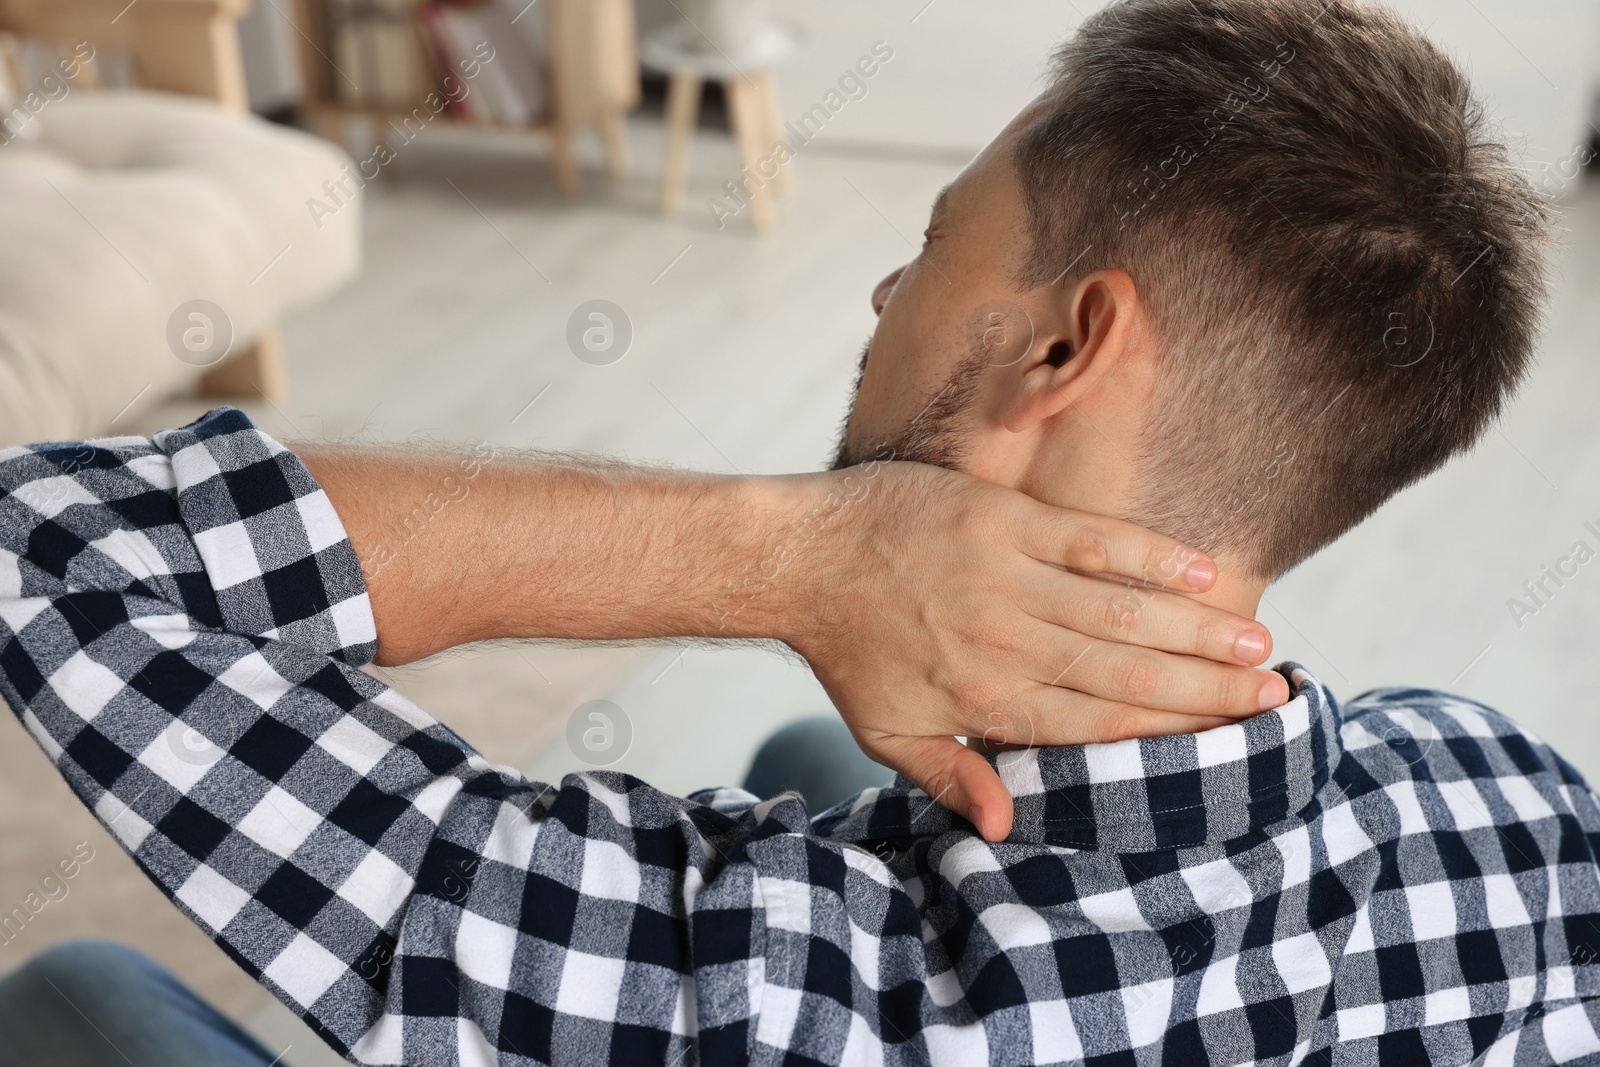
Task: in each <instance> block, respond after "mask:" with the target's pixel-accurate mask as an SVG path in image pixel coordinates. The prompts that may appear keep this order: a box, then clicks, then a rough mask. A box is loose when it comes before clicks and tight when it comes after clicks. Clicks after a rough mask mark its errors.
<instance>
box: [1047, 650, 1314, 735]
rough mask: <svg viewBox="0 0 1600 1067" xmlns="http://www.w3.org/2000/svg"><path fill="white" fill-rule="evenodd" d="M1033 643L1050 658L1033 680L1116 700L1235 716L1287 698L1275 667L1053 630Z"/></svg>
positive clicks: (1286, 686) (1159, 708) (1286, 687)
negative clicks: (1237, 663) (1217, 660)
mask: <svg viewBox="0 0 1600 1067" xmlns="http://www.w3.org/2000/svg"><path fill="white" fill-rule="evenodd" d="M1086 642H1087V643H1086ZM1036 647H1038V648H1040V649H1046V648H1048V649H1051V650H1052V656H1053V659H1052V660H1050V661H1049V662H1047V663H1043V664H1041V665H1042V666H1044V668H1045V669H1044V670H1042V671H1037V672H1036V673H1035V676H1034V680H1035V681H1038V682H1043V683H1045V684H1047V685H1053V686H1059V687H1062V688H1065V689H1072V690H1076V691H1077V692H1079V693H1084V694H1087V695H1089V696H1094V697H1100V698H1101V699H1103V700H1110V701H1115V702H1117V703H1122V704H1134V705H1137V706H1139V707H1143V708H1153V709H1155V710H1157V711H1176V712H1182V713H1185V714H1188V715H1212V716H1221V717H1224V718H1230V719H1237V718H1243V717H1245V716H1248V715H1254V714H1256V713H1257V712H1261V711H1267V710H1269V709H1271V708H1276V707H1279V706H1281V705H1282V704H1284V703H1285V702H1286V701H1288V699H1289V683H1288V682H1287V681H1285V680H1284V677H1283V675H1281V674H1279V673H1278V672H1276V671H1264V670H1256V669H1253V668H1250V667H1233V666H1228V665H1226V664H1222V663H1213V662H1212V661H1211V660H1207V659H1201V658H1199V657H1197V656H1179V655H1173V654H1172V653H1170V652H1158V651H1156V650H1154V649H1148V648H1140V647H1139V646H1137V645H1124V644H1119V643H1117V642H1114V641H1099V640H1096V639H1094V638H1081V637H1067V638H1062V637H1061V636H1060V633H1059V631H1055V632H1054V633H1041V634H1040V635H1039V637H1038V638H1037V639H1036ZM1057 664H1060V666H1059V667H1057Z"/></svg>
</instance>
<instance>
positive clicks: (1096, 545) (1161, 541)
mask: <svg viewBox="0 0 1600 1067" xmlns="http://www.w3.org/2000/svg"><path fill="white" fill-rule="evenodd" d="M1033 504H1034V506H1033V508H1031V509H1030V510H1031V512H1032V519H1031V521H1027V522H1024V523H1023V524H1022V530H1021V536H1020V538H1019V539H1018V542H1017V544H1018V546H1019V547H1020V548H1022V550H1023V551H1025V552H1027V553H1028V554H1029V555H1031V556H1033V557H1034V558H1035V559H1041V560H1044V561H1045V562H1046V563H1059V564H1063V565H1064V566H1068V567H1071V568H1072V569H1073V570H1079V571H1084V572H1087V573H1090V574H1115V575H1118V576H1120V577H1123V578H1131V579H1133V580H1134V581H1138V582H1148V583H1150V584H1151V585H1159V586H1162V587H1164V588H1168V589H1178V590H1181V591H1184V592H1191V593H1202V592H1205V591H1206V590H1207V589H1210V588H1211V586H1212V584H1213V583H1214V582H1215V581H1216V580H1217V565H1216V564H1215V563H1213V562H1212V561H1211V559H1210V557H1208V556H1207V555H1206V554H1205V553H1203V552H1197V551H1195V550H1194V549H1192V548H1190V547H1189V546H1187V545H1185V544H1183V543H1182V542H1181V541H1174V540H1173V539H1172V538H1170V537H1164V536H1162V535H1161V534H1158V533H1153V532H1151V531H1149V530H1146V529H1145V528H1144V527H1142V526H1135V525H1134V524H1133V523H1131V522H1123V521H1122V520H1121V519H1112V518H1107V517H1106V516H1104V515H1091V514H1089V513H1088V512H1083V511H1072V510H1070V509H1066V508H1056V507H1051V506H1050V505H1048V504H1039V503H1038V502H1037V501H1035V502H1033Z"/></svg>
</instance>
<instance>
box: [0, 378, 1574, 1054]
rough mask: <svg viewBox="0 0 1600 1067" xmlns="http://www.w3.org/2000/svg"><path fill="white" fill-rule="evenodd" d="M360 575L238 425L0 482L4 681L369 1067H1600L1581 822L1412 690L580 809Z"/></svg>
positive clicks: (75, 456)
mask: <svg viewBox="0 0 1600 1067" xmlns="http://www.w3.org/2000/svg"><path fill="white" fill-rule="evenodd" d="M375 636H376V635H375V629H374V623H373V619H372V614H371V611H370V608H369V605H368V601H367V595H366V590H365V586H364V584H363V580H362V575H361V571H360V568H359V566H358V563H357V560H356V556H355V553H354V552H353V550H352V549H351V547H350V544H349V542H348V540H347V539H346V537H345V534H344V530H343V528H342V526H341V524H340V522H339V519H338V517H337V515H336V514H335V513H334V510H333V508H332V506H331V505H330V503H329V501H328V499H327V497H326V496H325V495H324V494H323V493H322V491H321V490H320V489H319V488H318V486H317V485H316V483H315V482H314V481H313V479H312V478H311V476H310V474H309V473H308V472H307V471H306V469H305V468H304V466H303V465H302V464H301V463H300V462H299V461H298V460H297V459H296V458H295V457H294V456H293V454H291V453H289V452H288V451H286V450H285V449H283V448H282V447H281V446H280V445H278V444H277V443H276V442H274V441H272V440H271V439H270V438H268V437H266V436H265V435H264V434H262V433H260V432H259V431H257V430H256V429H255V428H254V427H253V426H252V425H251V424H250V423H249V422H248V420H247V419H246V418H245V417H244V416H242V415H241V414H239V413H238V412H235V411H229V410H226V409H222V410H219V411H217V412H213V413H211V414H210V415H208V416H207V417H206V418H204V419H202V420H201V421H199V422H197V423H195V424H194V425H192V426H190V427H187V428H184V429H181V430H175V431H170V432H167V433H163V434H159V435H157V436H156V437H155V438H154V439H153V440H146V439H134V438H123V439H116V440H107V441H100V442H96V443H90V444H81V445H39V446H32V447H28V448H19V449H11V450H8V451H5V452H0V690H3V692H4V694H5V697H6V699H7V701H8V702H9V703H10V704H11V706H12V708H13V709H14V710H15V711H16V713H17V714H18V715H19V716H20V717H21V718H22V721H23V722H24V723H25V724H26V726H27V729H28V730H29V731H30V732H31V734H32V735H33V736H34V738H35V739H36V740H37V741H38V743H39V744H40V745H41V746H42V747H43V748H44V749H45V751H46V752H47V753H48V754H49V756H50V758H51V759H52V760H54V761H55V763H56V765H57V766H58V767H59V768H60V770H61V773H62V774H63V775H64V776H65V777H66V779H67V780H68V782H70V783H71V785H72V787H73V788H74V789H75V790H76V791H77V793H78V794H79V796H81V797H82V799H83V801H84V802H85V803H86V804H88V805H90V806H91V807H92V808H93V810H94V811H95V813H96V814H97V815H98V816H99V817H100V819H101V820H102V821H103V822H104V823H105V825H106V826H107V828H108V829H109V830H110V831H111V833H112V834H113V835H115V837H116V838H117V840H118V841H119V842H121V844H122V845H123V846H124V847H126V848H127V849H128V850H129V851H130V852H131V853H132V854H133V856H134V857H135V859H136V860H137V861H138V863H139V864H140V866H141V867H142V868H143V869H144V871H145V872H146V873H147V874H148V875H149V876H150V877H151V878H152V879H153V880H154V881H155V882H156V883H157V884H158V885H160V887H161V888H162V889H163V890H164V891H165V892H166V893H167V894H168V895H169V896H170V897H171V898H172V900H173V901H174V902H175V903H177V905H178V906H179V907H180V908H182V909H183V910H184V911H185V913H187V914H188V915H189V916H190V917H191V918H192V919H193V920H194V921H195V922H196V923H198V924H200V926H201V928H202V929H204V930H205V931H206V932H207V933H208V934H209V935H210V936H211V937H212V938H213V939H215V941H216V942H217V943H218V944H219V945H220V946H222V948H223V949H224V950H225V951H226V952H227V953H228V954H229V955H230V956H231V957H232V958H233V959H234V960H235V961H237V962H238V964H239V965H240V966H241V967H243V968H245V970H247V971H248V972H249V973H250V974H251V975H252V976H254V977H255V978H256V979H257V980H258V981H260V982H261V983H262V984H264V985H265V986H267V987H268V988H269V989H270V990H271V991H272V992H273V993H275V994H276V995H277V996H278V997H280V998H281V999H282V1000H283V1001H284V1002H285V1003H286V1004H287V1005H289V1007H291V1008H292V1009H294V1010H295V1011H296V1012H298V1013H299V1014H300V1015H301V1016H303V1017H304V1018H305V1019H306V1020H307V1021H308V1022H309V1023H310V1024H311V1025H312V1026H313V1027H314V1028H315V1029H316V1030H317V1032H318V1033H319V1034H321V1035H322V1037H323V1038H324V1039H326V1040H327V1041H328V1043H329V1044H331V1045H332V1046H334V1047H335V1048H336V1049H338V1050H339V1051H341V1052H342V1053H344V1054H345V1055H347V1056H348V1057H349V1058H351V1059H353V1060H356V1061H358V1062H364V1063H381V1064H400V1063H404V1064H425V1065H436V1064H488V1063H504V1064H532V1063H561V1064H569V1063H570V1064H591V1063H611V1064H643V1063H668V1064H678V1063H687V1062H698V1063H701V1064H738V1063H756V1064H812V1063H829V1064H832V1063H862V1064H876V1063H896V1064H900V1063H927V1062H930V1061H931V1062H934V1063H946V1064H976V1063H984V1062H989V1063H997V1064H1022V1063H1028V1064H1040V1063H1078V1062H1087V1063H1093V1064H1157V1063H1163V1064H1165V1063H1201V1062H1210V1063H1252V1062H1253V1063H1273V1064H1282V1063H1330V1062H1332V1063H1340V1064H1346V1063H1349V1064H1364V1063H1375V1062H1383V1063H1400V1064H1417V1063H1424V1062H1428V1063H1434V1064H1463V1063H1467V1062H1469V1061H1476V1062H1482V1063H1485V1064H1491V1065H1495V1064H1513V1063H1516V1064H1522V1063H1549V1062H1579V1061H1583V1062H1595V1061H1596V1060H1600V1038H1597V1037H1596V1021H1597V1020H1596V998H1597V997H1600V961H1597V948H1600V929H1597V913H1600V879H1597V868H1596V859H1595V840H1596V839H1595V836H1594V835H1595V834H1596V832H1597V830H1600V811H1597V807H1596V800H1595V797H1594V795H1593V794H1592V793H1591V792H1590V790H1589V789H1588V787H1587V786H1586V785H1585V784H1584V783H1583V781H1582V779H1581V778H1580V777H1579V776H1578V775H1577V773H1576V772H1574V771H1573V769H1572V768H1571V767H1569V766H1568V765H1567V764H1565V763H1564V762H1562V761H1561V759H1560V758H1559V757H1557V756H1556V755H1555V754H1554V753H1553V752H1551V751H1550V750H1549V749H1548V748H1546V747H1545V746H1544V745H1542V744H1540V743H1539V742H1538V741H1537V740H1535V739H1534V738H1532V737H1531V736H1529V735H1528V734H1527V733H1526V732H1525V731H1523V730H1520V729H1519V728H1517V727H1516V726H1515V725H1513V724H1512V723H1511V722H1510V721H1508V720H1507V719H1505V718H1503V717H1502V716H1500V715H1498V714H1496V713H1495V712H1493V711H1491V710H1489V709H1487V708H1484V707H1482V706H1481V705H1477V704H1473V703H1471V702H1470V701H1466V700H1461V699H1458V698H1455V697H1450V696H1446V695H1443V694H1440V693H1435V692H1429V691H1424V690H1385V691H1381V692H1375V693H1371V694H1368V695H1366V696H1363V697H1361V698H1358V699H1357V700H1354V701H1352V702H1350V703H1349V704H1347V705H1345V706H1344V707H1343V708H1341V707H1339V705H1338V704H1336V703H1335V701H1334V700H1333V698H1332V697H1331V696H1330V695H1329V694H1328V693H1327V691H1326V690H1325V689H1323V688H1322V686H1320V685H1319V684H1318V683H1317V682H1316V681H1314V680H1313V679H1312V678H1311V677H1310V676H1309V675H1307V674H1306V672H1304V671H1303V670H1300V669H1298V668H1293V667H1288V668H1285V670H1286V671H1287V672H1288V673H1289V676H1290V678H1291V681H1292V687H1293V689H1294V691H1295V696H1294V698H1293V699H1292V700H1291V701H1290V702H1289V703H1288V704H1286V705H1284V706H1283V707H1281V708H1279V709H1277V710H1275V711H1271V712H1267V713H1264V714H1262V715H1259V716H1257V717H1255V718H1252V719H1249V720H1246V721H1244V722H1241V723H1239V724H1237V725H1233V726H1227V727H1223V728H1221V729H1217V730H1212V731H1209V732H1207V733H1203V734H1199V735H1195V736H1183V737H1164V738H1155V739H1148V740H1141V741H1128V742H1123V743H1121V744H1113V745H1092V746H1086V747H1075V748H1058V749H1042V750H1034V751H1018V752H1010V753H1005V754H1003V755H999V756H996V757H995V762H996V764H997V765H998V767H999V770H1000V772H1001V774H1002V776H1003V777H1004V779H1005V781H1006V783H1007V785H1008V786H1009V787H1010V789H1011V791H1012V792H1013V793H1014V794H1015V796H1016V800H1017V806H1016V828H1015V830H1014V832H1013V834H1012V835H1011V838H1010V839H1009V840H1008V841H1006V842H1004V843H1002V844H994V845H991V844H988V843H986V842H984V841H983V840H981V839H980V838H978V837H977V836H975V835H974V833H973V832H972V828H971V827H970V826H969V825H968V824H967V823H966V822H964V821H963V820H961V819H959V818H957V817H955V816H952V815H951V814H949V813H948V812H946V811H945V810H944V809H942V808H940V807H938V806H937V805H936V804H934V803H933V802H932V801H931V800H930V798H929V797H928V796H927V795H926V794H924V793H921V792H919V791H918V790H916V789H914V788H910V787H909V786H907V785H906V784H905V783H903V782H902V783H900V784H898V785H897V786H896V787H893V788H888V789H884V790H880V791H870V790H869V791H868V792H866V793H863V794H861V795H860V796H859V797H857V798H856V799H855V800H853V801H852V802H849V803H847V804H845V805H841V806H840V807H839V808H836V809H834V810H832V811H831V812H827V813H824V814H823V815H821V816H819V817H818V818H816V819H815V820H813V819H811V818H810V817H809V816H808V814H807V812H806V811H805V809H804V807H803V805H802V804H801V802H800V801H799V800H798V798H796V797H794V796H784V797H780V798H778V799H776V800H771V801H767V802H765V803H757V802H756V800H755V799H754V798H752V797H750V796H749V795H747V794H745V793H742V792H740V791H737V790H728V791H716V792H706V793H700V794H697V795H695V796H693V797H691V798H689V799H686V800H685V799H679V798H676V797H672V796H667V795H665V794H663V793H661V792H658V791H656V790H654V789H651V788H650V787H649V786H647V785H645V784H644V783H642V782H639V781H637V780H635V779H633V778H630V777H627V776H624V775H619V774H604V773H589V774H575V775H570V776H568V777H567V778H565V779H564V780H563V781H562V783H561V784H560V786H559V787H552V786H546V785H540V784H537V783H534V782H529V781H527V780H525V779H524V778H522V777H521V776H520V775H519V774H517V773H516V772H515V771H513V770H511V769H508V768H505V767H499V766H494V765H491V764H490V763H488V762H487V761H485V760H484V759H483V758H482V757H481V756H479V755H478V754H477V753H475V752H474V751H473V750H472V749H471V748H470V747H469V746H468V745H467V744H466V743H465V742H463V741H462V740H461V739H460V738H458V737H457V736H456V735H455V734H453V733H451V732H450V731H449V730H448V729H447V728H445V727H444V726H443V725H441V724H440V723H438V722H437V721H435V720H434V719H432V718H430V717H429V716H428V715H426V714H425V713H423V712H422V711H421V710H419V709H418V708H416V707H415V706H414V705H412V704H410V703H409V702H407V701H406V700H405V699H404V698H402V697H400V696H399V695H397V694H396V693H394V692H393V691H392V690H390V689H388V688H386V687H385V686H383V685H382V684H381V683H379V682H378V681H376V680H374V679H373V678H372V677H371V676H370V675H368V674H366V673H364V672H363V671H362V670H360V669H359V667H360V665H361V664H363V663H366V662H367V661H368V660H369V659H370V658H371V656H372V653H373V650H374V647H375Z"/></svg>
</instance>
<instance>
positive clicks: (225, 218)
mask: <svg viewBox="0 0 1600 1067" xmlns="http://www.w3.org/2000/svg"><path fill="white" fill-rule="evenodd" d="M34 121H35V122H36V123H38V124H39V126H40V131H39V136H38V137H37V138H36V139H34V140H28V141H23V140H17V141H13V142H11V143H9V144H5V145H0V444H15V443H18V442H22V441H33V440H42V439H47V438H49V439H55V438H63V437H72V436H77V435H82V434H98V433H104V432H108V431H110V430H113V429H114V428H115V427H114V426H113V420H115V419H117V418H118V416H119V415H121V414H122V413H123V412H124V410H125V409H126V408H128V407H129V406H130V405H132V404H134V403H135V401H136V400H137V401H138V402H140V403H144V402H146V401H150V400H153V399H157V398H159V397H161V396H163V395H171V394H174V393H178V392H183V391H189V390H193V389H194V388H195V387H196V386H197V385H198V383H199V382H200V380H201V378H202V377H203V375H204V374H205V372H206V368H205V367H204V366H202V365H200V364H203V363H205V362H206V361H207V360H208V359H209V358H210V357H209V356H208V355H207V353H206V351H205V349H204V347H203V346H200V345H195V346H192V350H190V349H186V350H185V351H184V352H183V353H182V354H183V355H184V356H186V357H187V361H186V360H185V359H184V358H180V354H179V353H178V352H177V351H175V350H174V347H173V345H172V344H171V343H170V338H169V324H170V323H171V321H172V317H173V315H174V313H175V312H178V311H179V309H180V306H182V305H185V304H187V303H188V302H190V301H195V300H205V301H209V302H211V303H212V304H214V305H216V306H217V307H218V308H220V309H222V312H223V313H224V315H225V316H226V319H225V321H219V322H215V323H212V324H211V328H213V329H215V330H217V331H224V330H227V329H228V328H229V327H230V326H231V333H232V336H233V344H232V352H233V353H234V354H237V353H240V352H245V351H247V350H248V349H249V348H250V347H251V345H252V344H253V343H254V342H255V341H256V339H257V338H259V337H260V336H261V335H262V334H263V331H264V330H266V329H267V328H268V327H270V326H271V325H272V324H273V323H275V322H277V321H278V320H279V319H280V318H281V317H282V316H283V315H285V314H286V313H288V312H291V311H293V310H295V309H296V308H299V307H303V306H305V305H307V304H310V303H313V302H315V301H318V300H321V299H323V298H324V297H326V296H327V295H328V294H329V293H331V292H332V291H333V290H335V289H337V288H338V287H339V286H340V285H341V284H343V283H344V282H345V281H346V280H348V279H349V278H350V277H352V276H353V275H354V273H355V272H356V269H357V267H358V265H359V261H360V244H359V237H360V225H361V224H360V213H361V204H360V200H359V191H358V190H356V189H355V188H354V185H353V183H351V182H349V181H348V180H346V179H343V176H342V174H341V171H342V169H343V168H344V167H345V166H347V165H348V164H349V160H348V157H346V156H345V155H344V154H343V153H342V152H341V151H339V150H338V149H337V148H335V147H333V146H331V145H329V144H328V143H327V142H325V141H321V140H319V139H317V138H314V137H311V136H308V135H306V134H302V133H299V132H297V131H293V130H286V129H283V128H280V127H276V126H272V125H270V124H269V123H266V122H263V121H261V120H259V119H254V118H250V117H246V116H241V115H237V114H231V113H229V112H227V111H225V110H223V109H222V108H221V107H219V106H218V105H216V104H214V103H211V102H209V101H205V100H201V99H199V98H195V97H183V96H178V95H175V94H162V93H146V92H84V93H78V94H74V95H71V96H68V97H67V98H65V99H63V100H61V101H60V102H59V103H52V104H50V105H49V106H48V107H46V108H45V109H43V110H42V111H41V113H40V114H39V116H38V117H37V118H36V119H35V120H34ZM341 180H345V183H346V187H347V188H349V189H350V190H351V192H352V194H353V195H352V196H350V197H348V198H346V199H345V204H344V206H342V207H341V208H340V209H339V210H338V211H337V212H336V213H334V214H333V215H331V216H330V215H325V214H322V215H321V216H320V217H319V218H313V216H312V213H311V211H310V210H309V208H308V207H307V201H308V200H310V199H312V198H317V199H318V200H319V201H321V202H322V203H324V204H326V203H328V202H329V201H328V194H327V192H326V189H325V186H326V185H327V183H330V182H332V183H338V182H339V181H341ZM319 214H320V213H319ZM319 223H320V226H319ZM180 325H181V326H182V327H183V331H190V330H193V329H194V328H195V321H194V320H191V319H189V318H188V317H187V315H180ZM180 335H181V332H180ZM191 336H195V335H191ZM263 385H264V391H266V392H268V393H271V392H273V391H275V389H276V388H277V387H278V386H277V385H276V383H263ZM245 391H251V390H249V388H248V386H246V388H245Z"/></svg>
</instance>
